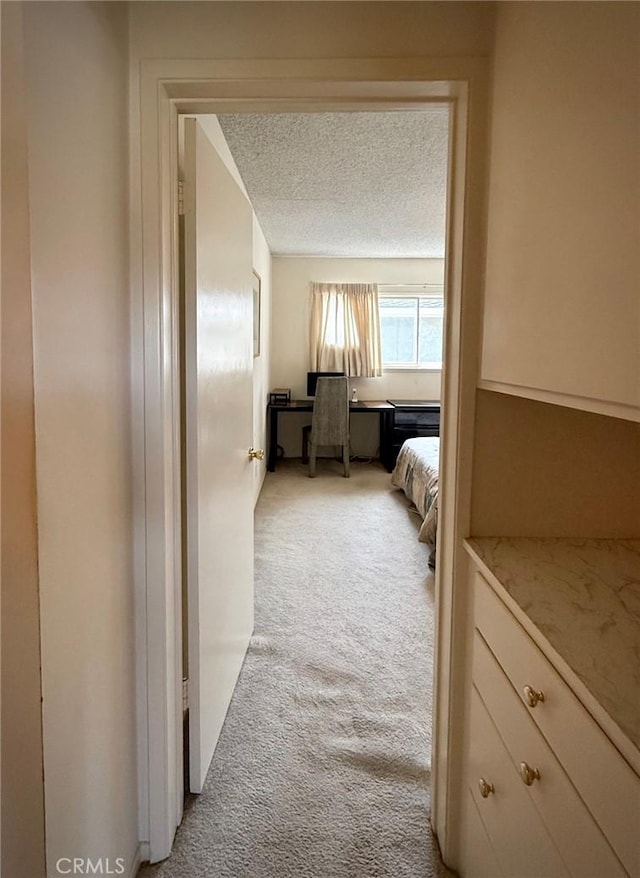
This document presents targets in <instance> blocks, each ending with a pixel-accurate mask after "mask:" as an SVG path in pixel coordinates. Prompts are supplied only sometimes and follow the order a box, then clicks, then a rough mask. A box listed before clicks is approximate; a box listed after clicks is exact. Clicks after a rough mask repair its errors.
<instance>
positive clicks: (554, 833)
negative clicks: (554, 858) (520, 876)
mask: <svg viewBox="0 0 640 878" xmlns="http://www.w3.org/2000/svg"><path fill="white" fill-rule="evenodd" d="M473 679H474V684H475V686H476V687H477V689H478V691H479V693H480V695H481V696H482V700H483V701H484V703H485V705H486V707H487V710H488V711H489V713H490V714H491V718H492V720H493V722H494V724H495V726H496V728H497V730H498V733H499V734H500V737H501V738H502V741H503V743H504V745H505V747H506V749H507V750H508V752H509V755H510V757H511V759H512V761H513V764H514V768H515V770H516V771H518V773H519V776H520V777H521V775H520V772H521V770H522V769H521V767H522V766H524V765H527V766H529V767H530V768H531V769H534V770H535V772H537V773H538V774H539V777H534V778H533V779H532V778H531V777H529V778H527V780H528V781H529V783H528V784H527V783H526V781H525V780H523V779H522V777H521V782H522V784H523V788H524V789H525V790H526V792H527V794H528V795H529V796H530V797H531V799H532V801H533V804H534V805H535V807H536V809H537V811H538V813H539V815H540V818H541V819H542V822H543V823H544V825H545V826H546V828H547V831H548V833H549V835H550V836H551V837H552V838H553V840H554V841H555V842H556V844H557V846H558V849H559V851H560V855H561V857H562V859H563V861H564V863H565V865H566V866H567V869H568V871H569V872H570V874H571V875H574V876H576V878H602V876H605V875H606V876H607V878H624V876H625V875H626V874H627V873H626V871H625V870H624V869H623V867H622V865H621V863H620V861H619V859H618V858H617V857H616V855H615V854H614V852H613V850H612V849H611V847H610V845H609V844H608V842H607V840H606V838H605V837H604V835H603V834H602V832H601V831H600V828H599V827H598V825H597V824H596V822H595V820H594V819H593V817H592V816H591V814H590V813H589V811H588V810H587V808H586V806H585V804H584V802H583V801H582V799H581V798H580V796H579V795H578V793H577V792H576V790H575V788H574V787H573V785H572V784H571V782H570V780H569V778H568V777H567V775H566V774H565V772H564V770H563V768H562V766H561V765H560V763H559V762H558V760H557V759H556V758H555V756H554V754H553V752H552V751H551V749H550V747H549V745H548V744H547V742H546V741H545V739H544V738H543V736H542V735H541V733H540V731H539V730H538V728H537V727H536V725H535V723H534V722H533V721H532V720H531V718H530V716H529V715H528V713H527V710H526V708H525V707H524V705H523V704H522V702H521V701H520V699H519V698H518V696H517V695H516V692H515V690H514V689H513V687H512V685H511V683H510V682H509V680H508V679H507V677H506V676H505V674H504V673H503V671H502V669H501V668H500V666H499V665H498V663H497V661H496V659H495V658H494V656H493V653H492V652H491V651H490V649H489V647H488V646H487V644H486V643H485V641H484V640H483V638H482V636H481V635H480V634H479V633H478V632H477V631H476V633H475V638H474V647H473Z"/></svg>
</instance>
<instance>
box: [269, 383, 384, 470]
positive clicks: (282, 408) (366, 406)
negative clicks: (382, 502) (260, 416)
mask: <svg viewBox="0 0 640 878" xmlns="http://www.w3.org/2000/svg"><path fill="white" fill-rule="evenodd" d="M312 411H313V400H312V399H293V400H291V402H290V403H289V404H288V405H271V404H269V405H268V406H267V420H268V422H269V455H268V457H267V469H268V470H269V472H270V473H272V472H274V470H275V468H276V460H277V456H278V418H279V416H280V415H282V414H285V415H286V414H287V413H291V412H293V413H296V412H312ZM349 411H350V413H351V414H357V413H358V412H364V413H365V414H377V415H378V417H379V419H380V460H381V461H382V463H383V464H384V466H385V467H386V468H387V471H388V472H391V470H392V469H393V463H392V461H391V457H392V454H391V428H392V426H393V411H394V407H393V406H392V405H391V403H388V402H386V401H385V400H379V399H372V400H369V399H363V400H362V401H361V402H351V403H349Z"/></svg>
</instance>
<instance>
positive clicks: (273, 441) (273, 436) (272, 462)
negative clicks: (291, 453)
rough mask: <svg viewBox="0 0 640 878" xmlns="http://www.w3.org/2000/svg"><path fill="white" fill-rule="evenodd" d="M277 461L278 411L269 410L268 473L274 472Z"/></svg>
mask: <svg viewBox="0 0 640 878" xmlns="http://www.w3.org/2000/svg"><path fill="white" fill-rule="evenodd" d="M277 459H278V409H274V408H271V407H270V408H269V457H268V458H267V469H268V470H269V472H270V473H273V472H275V469H276V460H277Z"/></svg>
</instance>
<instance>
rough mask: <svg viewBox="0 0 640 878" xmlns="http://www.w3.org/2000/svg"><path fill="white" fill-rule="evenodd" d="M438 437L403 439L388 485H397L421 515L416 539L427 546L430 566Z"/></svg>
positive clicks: (434, 536) (433, 529) (438, 449)
mask: <svg viewBox="0 0 640 878" xmlns="http://www.w3.org/2000/svg"><path fill="white" fill-rule="evenodd" d="M439 457H440V439H439V438H438V437H437V436H435V437H434V436H428V437H418V438H416V439H407V440H406V442H405V443H404V444H403V446H402V448H401V449H400V453H399V454H398V459H397V461H396V465H395V468H394V470H393V472H392V473H391V484H392V485H393V486H394V487H395V488H400V489H401V490H402V491H404V493H405V494H406V496H407V498H408V499H409V500H410V501H411V503H413V505H414V506H415V507H416V509H417V511H418V512H419V514H420V515H421V517H422V518H423V522H422V526H421V528H420V532H419V534H418V539H419V540H420V541H421V542H423V543H427V545H428V546H430V548H431V560H430V562H429V563H430V564H431V565H432V566H433V561H434V559H435V548H436V528H437V524H438V462H439Z"/></svg>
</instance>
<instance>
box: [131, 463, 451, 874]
mask: <svg viewBox="0 0 640 878" xmlns="http://www.w3.org/2000/svg"><path fill="white" fill-rule="evenodd" d="M351 472H352V476H351V478H350V479H344V478H343V477H342V475H341V465H340V464H339V463H337V462H333V461H327V460H321V461H319V462H318V476H317V478H316V479H314V480H312V479H308V478H307V476H306V467H302V466H301V465H300V463H299V462H287V461H285V462H284V463H283V464H281V465H280V466H279V467H278V470H277V472H276V473H274V474H269V475H268V476H267V479H266V482H265V486H264V489H263V491H262V495H261V497H260V500H259V502H258V506H257V509H256V625H255V635H254V637H253V639H252V641H251V646H250V649H249V652H248V654H247V658H246V661H245V663H244V667H243V669H242V673H241V676H240V679H239V682H238V686H237V688H236V692H235V694H234V697H233V700H232V703H231V707H230V709H229V713H228V715H227V719H226V722H225V725H224V728H223V731H222V735H221V737H220V741H219V744H218V747H217V750H216V753H215V756H214V759H213V763H212V766H211V769H210V771H209V776H208V778H207V782H206V786H205V790H204V792H203V793H202V795H200V796H199V797H195V798H193V799H192V800H191V801H190V803H189V805H188V807H187V810H186V814H185V818H184V822H183V824H182V826H181V827H180V829H179V831H178V834H177V838H176V843H175V847H174V853H173V854H172V856H171V858H170V859H169V860H167V861H165V863H163V864H160V865H159V866H156V867H146V868H144V869H143V870H142V872H141V875H143V876H144V878H151V876H154V878H178V876H180V878H182V876H194V878H196V876H197V878H245V876H246V878H374V876H375V878H382V876H384V878H435V876H438V878H441V876H448V875H451V874H452V873H451V872H449V871H448V870H447V869H446V868H445V867H444V866H443V865H442V863H441V861H440V858H439V854H438V848H437V844H436V843H435V842H434V840H433V838H432V836H431V833H430V830H429V822H428V814H429V757H430V711H431V677H432V635H433V618H432V607H433V594H432V588H433V583H432V575H431V574H430V572H429V570H428V567H427V561H428V550H427V548H426V547H425V546H424V545H423V544H421V543H419V542H418V540H417V530H418V526H419V523H420V522H419V519H417V518H415V516H412V515H411V514H410V513H409V512H408V509H407V502H406V500H405V499H404V495H402V494H400V493H398V492H395V491H392V490H391V487H390V482H389V476H388V474H387V473H386V472H385V471H384V470H383V469H382V468H381V467H379V466H377V465H370V464H368V465H363V464H353V465H352V470H351Z"/></svg>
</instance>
